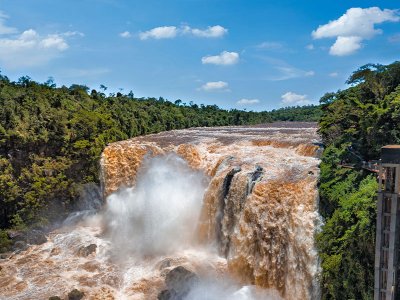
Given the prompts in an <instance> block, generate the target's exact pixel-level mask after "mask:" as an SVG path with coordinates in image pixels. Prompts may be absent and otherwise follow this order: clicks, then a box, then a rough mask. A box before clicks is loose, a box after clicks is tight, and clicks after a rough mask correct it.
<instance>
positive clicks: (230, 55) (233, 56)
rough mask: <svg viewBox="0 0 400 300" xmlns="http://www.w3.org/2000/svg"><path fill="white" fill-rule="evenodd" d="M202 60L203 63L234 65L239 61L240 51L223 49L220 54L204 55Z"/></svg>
mask: <svg viewBox="0 0 400 300" xmlns="http://www.w3.org/2000/svg"><path fill="white" fill-rule="evenodd" d="M201 62H202V63H203V64H214V65H225V66H227V65H234V64H237V63H238V62H239V53H236V52H228V51H223V52H221V53H220V54H219V55H211V56H204V57H203V58H202V59H201Z"/></svg>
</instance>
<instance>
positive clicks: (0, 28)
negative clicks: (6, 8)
mask: <svg viewBox="0 0 400 300" xmlns="http://www.w3.org/2000/svg"><path fill="white" fill-rule="evenodd" d="M6 19H8V16H7V15H6V14H5V13H3V12H2V11H1V10H0V35H1V34H11V33H16V32H17V29H16V28H14V27H8V26H6V25H5V24H4V23H5V21H6Z"/></svg>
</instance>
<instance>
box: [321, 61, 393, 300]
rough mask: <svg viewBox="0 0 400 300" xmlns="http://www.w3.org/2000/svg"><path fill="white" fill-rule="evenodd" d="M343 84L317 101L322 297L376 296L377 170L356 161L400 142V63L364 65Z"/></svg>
mask: <svg viewBox="0 0 400 300" xmlns="http://www.w3.org/2000/svg"><path fill="white" fill-rule="evenodd" d="M347 83H348V84H349V85H350V87H349V88H348V89H346V90H343V91H338V92H336V93H328V94H326V95H325V96H323V97H322V98H321V100H320V102H321V104H322V107H321V109H322V117H321V120H320V122H319V126H320V129H319V133H320V134H321V136H322V138H323V142H324V144H325V145H326V149H325V151H324V154H323V157H322V163H321V179H320V211H321V214H322V216H323V217H324V219H325V225H324V226H323V228H322V232H321V233H320V234H319V235H318V237H317V244H318V248H319V251H320V257H321V261H322V269H323V271H322V275H321V283H322V299H373V289H374V258H375V256H374V253H375V223H376V201H377V199H376V191H377V178H376V176H377V175H376V174H372V173H370V172H368V171H365V170H363V169H362V168H361V165H362V161H368V160H372V159H379V157H380V148H381V147H382V146H384V145H386V144H400V62H394V63H392V64H390V65H377V64H368V65H365V66H363V67H361V68H360V69H358V70H357V71H355V72H354V73H353V74H352V75H351V76H350V78H349V80H348V81H347ZM343 166H352V167H353V168H354V169H351V168H346V167H343Z"/></svg>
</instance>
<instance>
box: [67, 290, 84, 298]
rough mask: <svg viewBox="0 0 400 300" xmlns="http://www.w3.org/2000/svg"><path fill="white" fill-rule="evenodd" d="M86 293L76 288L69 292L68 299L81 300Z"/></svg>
mask: <svg viewBox="0 0 400 300" xmlns="http://www.w3.org/2000/svg"><path fill="white" fill-rule="evenodd" d="M84 295H85V293H84V292H81V291H79V290H77V289H74V290H72V291H71V292H69V293H68V300H81V299H82V298H83V296H84Z"/></svg>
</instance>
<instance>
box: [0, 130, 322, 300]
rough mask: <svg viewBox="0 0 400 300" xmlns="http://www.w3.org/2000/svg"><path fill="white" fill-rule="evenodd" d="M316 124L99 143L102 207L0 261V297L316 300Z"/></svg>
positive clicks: (175, 133)
mask: <svg viewBox="0 0 400 300" xmlns="http://www.w3.org/2000/svg"><path fill="white" fill-rule="evenodd" d="M317 142H318V136H317V134H316V127H315V126H314V125H313V124H309V123H275V124H270V125H265V126H254V127H221V128H195V129H187V130H180V131H171V132H166V133H161V134H156V135H149V136H145V137H139V138H135V139H132V140H128V141H123V142H118V143H114V144H111V145H109V146H108V147H107V148H106V149H105V150H104V152H103V155H102V160H101V163H102V178H103V186H102V189H103V193H104V197H105V205H104V206H103V207H102V208H101V209H100V210H99V211H85V212H77V213H75V214H74V215H73V216H71V218H69V219H67V220H66V222H65V224H64V225H63V226H61V227H60V228H59V229H57V230H54V231H52V232H50V233H49V235H48V241H47V243H45V244H43V245H36V246H30V247H29V248H28V249H27V250H26V251H22V252H20V253H15V254H14V255H13V256H11V257H10V258H9V259H5V260H0V286H1V289H0V298H1V299H47V298H48V297H50V296H54V295H58V296H60V297H61V298H63V297H64V298H65V297H66V295H67V294H68V292H69V291H71V290H72V289H74V288H77V289H79V290H81V291H83V292H84V293H85V299H157V297H158V295H159V294H160V292H161V291H162V290H165V289H166V288H167V287H166V279H165V278H166V276H168V275H167V274H169V272H171V270H173V269H174V268H176V267H178V266H182V267H184V268H185V269H187V270H189V271H191V272H193V273H195V274H196V275H197V277H198V280H197V281H196V282H195V283H194V284H192V285H191V286H190V289H188V290H187V291H186V292H185V294H184V295H183V299H187V300H191V299H193V300H194V299H196V300H197V299H210V300H211V299H256V300H257V299H317V298H318V295H319V289H318V284H317V282H316V277H317V274H318V258H317V254H316V251H315V249H314V234H315V231H316V229H317V227H318V222H319V218H318V214H317V189H316V183H317V179H318V164H319V159H318V158H317V156H318V152H319V151H320V150H319V147H318V146H317Z"/></svg>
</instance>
